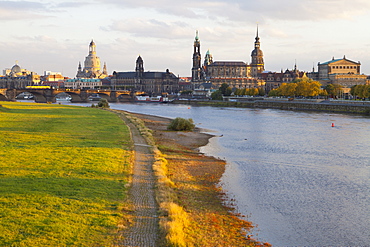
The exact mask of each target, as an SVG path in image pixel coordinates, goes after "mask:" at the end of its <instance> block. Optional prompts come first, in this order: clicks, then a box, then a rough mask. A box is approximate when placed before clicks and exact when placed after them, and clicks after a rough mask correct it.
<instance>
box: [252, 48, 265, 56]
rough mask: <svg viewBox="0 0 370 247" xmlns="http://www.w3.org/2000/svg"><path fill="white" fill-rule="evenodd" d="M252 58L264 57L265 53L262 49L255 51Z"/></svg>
mask: <svg viewBox="0 0 370 247" xmlns="http://www.w3.org/2000/svg"><path fill="white" fill-rule="evenodd" d="M252 56H263V52H262V50H260V49H254V50H253V51H252Z"/></svg>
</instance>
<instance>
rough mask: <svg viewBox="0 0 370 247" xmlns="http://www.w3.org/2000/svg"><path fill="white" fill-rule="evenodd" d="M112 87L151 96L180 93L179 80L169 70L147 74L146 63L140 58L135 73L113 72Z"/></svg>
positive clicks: (137, 60)
mask: <svg viewBox="0 0 370 247" xmlns="http://www.w3.org/2000/svg"><path fill="white" fill-rule="evenodd" d="M111 87H112V88H113V89H123V90H130V91H133V92H145V93H147V94H150V95H160V94H162V93H168V94H174V93H178V92H179V78H178V77H177V76H176V75H174V74H173V73H172V72H170V71H169V70H168V69H167V70H166V71H165V72H145V71H144V61H143V59H142V58H141V56H139V57H138V58H137V59H136V67H135V71H132V72H116V71H114V72H113V76H112V78H111Z"/></svg>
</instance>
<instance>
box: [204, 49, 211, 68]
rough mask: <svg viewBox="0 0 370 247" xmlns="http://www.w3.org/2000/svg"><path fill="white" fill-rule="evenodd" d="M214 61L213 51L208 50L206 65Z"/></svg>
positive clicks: (205, 58)
mask: <svg viewBox="0 0 370 247" xmlns="http://www.w3.org/2000/svg"><path fill="white" fill-rule="evenodd" d="M212 63H213V57H212V54H211V52H210V51H209V50H208V51H207V53H206V56H205V57H204V66H208V65H210V64H212Z"/></svg>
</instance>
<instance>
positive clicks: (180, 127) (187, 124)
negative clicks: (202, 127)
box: [167, 117, 195, 131]
mask: <svg viewBox="0 0 370 247" xmlns="http://www.w3.org/2000/svg"><path fill="white" fill-rule="evenodd" d="M194 128H195V124H194V121H193V119H191V118H189V119H185V118H181V117H177V118H175V119H173V120H172V121H171V123H170V124H169V125H168V127H167V129H168V130H174V131H192V130H193V129H194Z"/></svg>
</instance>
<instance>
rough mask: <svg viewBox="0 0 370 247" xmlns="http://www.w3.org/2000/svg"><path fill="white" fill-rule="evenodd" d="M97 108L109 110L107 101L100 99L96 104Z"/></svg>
mask: <svg viewBox="0 0 370 247" xmlns="http://www.w3.org/2000/svg"><path fill="white" fill-rule="evenodd" d="M98 107H101V108H109V103H108V100H107V99H104V98H101V99H100V100H99V103H98Z"/></svg>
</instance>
